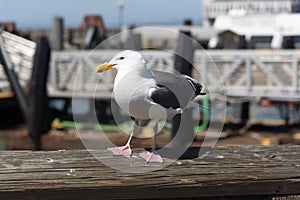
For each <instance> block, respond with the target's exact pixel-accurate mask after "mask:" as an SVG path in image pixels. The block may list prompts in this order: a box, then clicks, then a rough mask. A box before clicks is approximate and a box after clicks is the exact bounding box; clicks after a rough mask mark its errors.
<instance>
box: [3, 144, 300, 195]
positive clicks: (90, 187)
mask: <svg viewBox="0 0 300 200" xmlns="http://www.w3.org/2000/svg"><path fill="white" fill-rule="evenodd" d="M137 151H140V149H135V152H137ZM91 152H92V153H93V154H97V155H99V157H101V160H102V161H111V162H114V163H117V164H118V165H120V166H121V167H122V165H124V168H125V167H129V165H128V161H129V160H130V162H131V166H132V167H140V168H148V169H149V168H151V167H154V168H155V167H157V165H160V164H146V163H145V162H144V161H143V160H141V159H140V158H138V157H135V156H134V157H132V158H126V157H114V156H112V155H111V154H110V152H107V151H106V150H93V151H91ZM299 152H300V146H272V147H262V146H249V147H217V148H214V149H213V150H212V151H211V152H210V153H209V154H207V155H206V156H205V157H203V158H196V159H192V160H179V161H175V162H173V163H172V164H171V165H169V166H166V167H164V168H162V169H160V170H157V171H154V172H149V173H126V172H122V171H118V170H115V169H112V168H110V167H107V166H106V165H104V164H102V163H101V162H100V161H98V160H97V159H96V158H94V157H93V156H92V154H91V153H90V152H89V151H86V150H71V151H64V150H62V151H35V152H32V151H3V152H0V198H1V199H17V198H22V199H53V198H55V199H108V198H109V199H111V198H114V199H115V198H117V199H149V198H196V197H210V198H212V199H214V198H216V197H220V196H223V197H224V196H225V197H241V196H248V198H250V197H253V198H267V199H268V198H270V199H272V197H274V196H282V195H284V196H287V195H300V154H299ZM280 198H281V197H280Z"/></svg>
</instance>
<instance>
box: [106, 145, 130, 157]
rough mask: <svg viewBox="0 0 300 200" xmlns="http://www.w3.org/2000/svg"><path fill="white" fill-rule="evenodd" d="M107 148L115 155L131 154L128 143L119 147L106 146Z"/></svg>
mask: <svg viewBox="0 0 300 200" xmlns="http://www.w3.org/2000/svg"><path fill="white" fill-rule="evenodd" d="M107 150H109V151H111V152H112V153H113V154H114V155H116V156H130V155H131V154H132V150H131V147H130V144H126V145H124V146H121V147H111V148H107Z"/></svg>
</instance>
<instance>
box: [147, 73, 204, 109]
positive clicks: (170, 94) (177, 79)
mask: <svg viewBox="0 0 300 200" xmlns="http://www.w3.org/2000/svg"><path fill="white" fill-rule="evenodd" d="M153 74H154V80H155V81H156V84H157V88H156V89H155V90H153V91H152V93H151V95H150V98H151V99H152V100H153V101H154V102H155V103H158V104H160V105H161V106H163V107H165V108H171V107H172V108H175V109H176V108H182V109H184V108H185V107H186V106H187V105H188V103H189V102H190V101H191V100H192V99H193V98H195V96H197V95H198V94H199V93H200V91H201V88H202V86H201V85H200V84H199V83H196V82H195V81H194V80H193V79H192V78H190V77H188V76H185V75H175V74H170V73H167V72H162V71H153Z"/></svg>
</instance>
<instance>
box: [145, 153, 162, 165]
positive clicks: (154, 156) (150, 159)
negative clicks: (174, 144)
mask: <svg viewBox="0 0 300 200" xmlns="http://www.w3.org/2000/svg"><path fill="white" fill-rule="evenodd" d="M139 156H140V157H141V158H143V159H144V160H146V162H147V163H162V162H163V160H162V158H161V156H160V155H158V153H157V152H156V151H153V152H150V151H144V152H142V153H139Z"/></svg>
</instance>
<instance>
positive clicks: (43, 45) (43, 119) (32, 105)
mask: <svg viewBox="0 0 300 200" xmlns="http://www.w3.org/2000/svg"><path fill="white" fill-rule="evenodd" d="M49 61H50V46H49V42H48V39H47V38H46V37H40V38H38V39H37V49H36V54H35V57H34V63H33V70H32V75H31V82H30V92H29V117H28V132H29V136H30V137H31V139H32V140H33V143H34V145H35V150H40V149H41V134H42V133H45V132H48V131H49V130H50V127H51V126H50V122H51V116H50V109H49V99H48V94H47V77H48V69H49Z"/></svg>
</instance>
